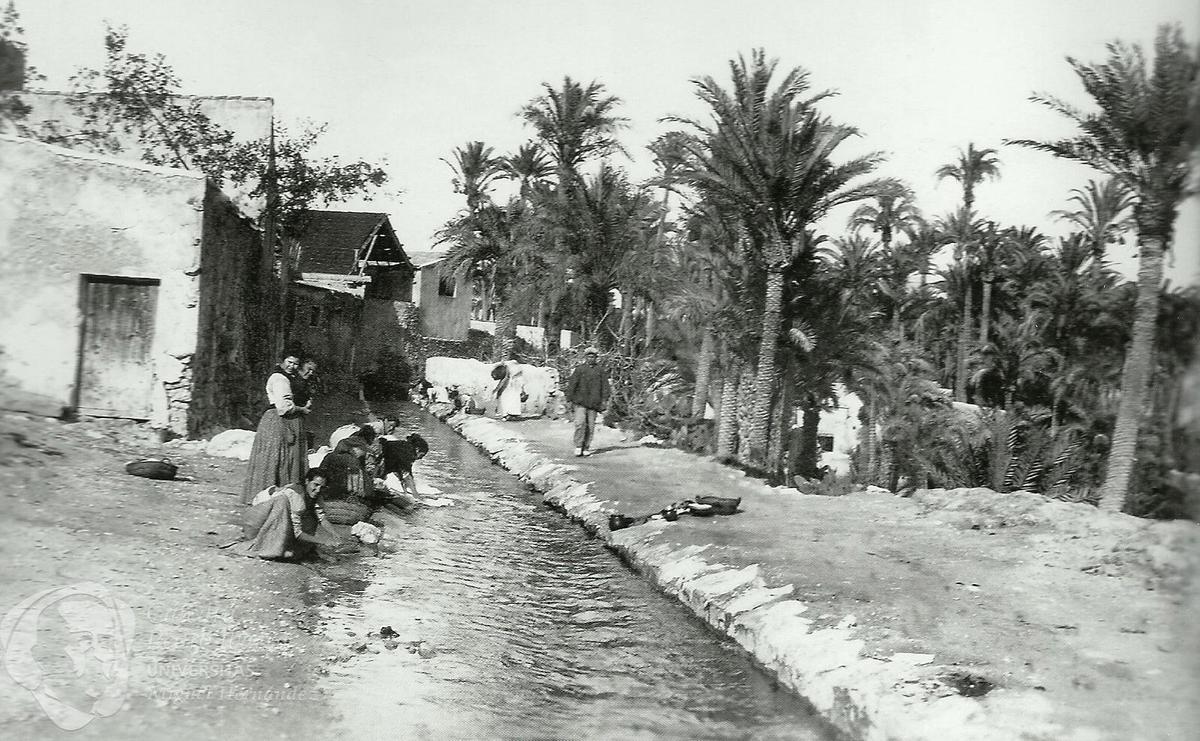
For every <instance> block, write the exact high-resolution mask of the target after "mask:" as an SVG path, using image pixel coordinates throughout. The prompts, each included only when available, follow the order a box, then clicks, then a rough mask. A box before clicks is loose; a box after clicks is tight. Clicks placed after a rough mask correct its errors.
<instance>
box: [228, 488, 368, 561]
mask: <svg viewBox="0 0 1200 741" xmlns="http://www.w3.org/2000/svg"><path fill="white" fill-rule="evenodd" d="M291 509H292V508H291V504H290V502H289V501H288V498H287V497H286V496H284V495H283V494H276V495H274V496H272V497H270V498H268V499H266V500H265V501H263V502H260V503H258V504H256V505H254V506H252V507H250V508H249V509H247V510H246V514H245V521H244V522H243V524H242V537H243V541H242V542H241V543H238V544H237V545H235V546H234V552H235V553H240V554H242V555H243V556H257V557H258V558H302V557H304V556H307V555H309V554H311V553H312V552H313V550H314V548H315V545H316V544H314V543H310V542H306V541H302V540H299V539H297V538H296V533H295V526H294V525H293V524H292V512H291ZM300 527H301V528H302V529H303V530H304V532H305V533H306V534H308V536H309V537H311V538H314V539H315V540H317V541H319V542H320V544H321V545H326V546H337V545H340V544H342V543H344V542H345V541H346V539H347V538H348V531H347V532H341V530H344V529H345V528H338V527H336V526H331V525H326V524H324V523H320V522H317V518H316V515H315V514H314V513H313V512H312V511H310V510H306V511H304V512H301V513H300Z"/></svg>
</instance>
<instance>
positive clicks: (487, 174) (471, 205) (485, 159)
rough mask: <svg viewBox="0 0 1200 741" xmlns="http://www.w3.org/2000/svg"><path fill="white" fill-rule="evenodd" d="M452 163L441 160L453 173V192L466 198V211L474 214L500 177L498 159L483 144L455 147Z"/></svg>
mask: <svg viewBox="0 0 1200 741" xmlns="http://www.w3.org/2000/svg"><path fill="white" fill-rule="evenodd" d="M453 157H454V159H453V161H450V160H447V159H446V158H445V157H443V158H441V159H442V162H445V163H446V164H447V165H448V166H449V167H450V169H451V170H452V171H453V172H454V180H453V181H452V182H453V184H454V192H455V193H460V194H462V195H463V196H466V200H467V211H468V212H471V213H474V212H475V211H477V210H478V209H479V207H480V206H482V205H483V202H484V201H485V200H486V199H487V198H488V188H489V187H490V186H491V184H492V182H493V181H494V180H495V179H496V178H498V177H500V174H501V164H502V161H501V160H500V158H498V157H496V156H495V153H494V150H493V149H492V148H491V147H489V146H487V145H486V144H484V143H483V142H478V141H475V142H467V143H466V144H465V145H463V146H461V147H455V149H454V155H453Z"/></svg>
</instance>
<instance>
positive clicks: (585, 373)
mask: <svg viewBox="0 0 1200 741" xmlns="http://www.w3.org/2000/svg"><path fill="white" fill-rule="evenodd" d="M583 354H584V357H585V358H586V360H585V361H584V362H583V363H582V364H580V365H579V366H577V367H576V368H575V372H574V373H572V374H571V378H570V379H569V380H568V381H567V401H569V402H571V403H572V404H573V405H574V406H575V455H576V456H584V455H590V453H589V451H588V446H589V445H591V444H592V428H593V427H594V426H595V424H596V413H597V412H601V411H604V407H605V405H606V404H608V391H609V389H608V376H606V375H605V374H604V369H603V368H601V367H600V366H599V365H598V364H597V362H598V361H599V360H600V353H599V351H598V350H596V348H594V347H589V348H588V349H587V350H584V352H583Z"/></svg>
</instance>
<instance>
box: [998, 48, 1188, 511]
mask: <svg viewBox="0 0 1200 741" xmlns="http://www.w3.org/2000/svg"><path fill="white" fill-rule="evenodd" d="M1107 48H1108V57H1107V59H1106V60H1105V61H1103V62H1098V63H1086V62H1081V61H1079V60H1076V59H1074V58H1071V57H1068V58H1067V62H1068V64H1070V65H1071V68H1072V69H1073V70H1074V71H1075V73H1076V75H1078V77H1079V80H1080V82H1081V83H1082V84H1083V87H1084V90H1085V91H1086V92H1087V93H1088V95H1089V96H1090V97H1091V98H1092V100H1093V102H1094V103H1095V104H1096V109H1095V110H1092V111H1088V112H1085V111H1083V110H1080V109H1078V108H1076V107H1074V106H1072V105H1070V104H1068V103H1066V102H1065V101H1063V100H1061V99H1059V98H1055V97H1052V96H1045V95H1035V96H1033V98H1032V100H1033V101H1035V102H1038V103H1041V104H1043V105H1045V106H1047V107H1049V108H1050V109H1051V110H1054V111H1056V112H1058V113H1060V114H1062V115H1063V116H1065V117H1066V118H1068V119H1070V120H1071V121H1072V122H1074V123H1075V124H1076V126H1077V127H1078V133H1076V134H1075V135H1074V136H1071V137H1068V138H1065V139H1059V140H1056V141H1049V142H1040V141H1032V140H1025V139H1022V140H1017V141H1015V142H1013V143H1015V144H1020V145H1024V146H1029V147H1033V148H1035V149H1038V150H1040V151H1044V152H1049V153H1051V154H1053V155H1055V156H1058V157H1063V158H1066V159H1071V160H1076V161H1079V162H1083V163H1084V164H1087V165H1090V166H1092V167H1094V168H1096V169H1097V170H1100V171H1101V172H1103V173H1105V174H1106V175H1108V176H1110V177H1113V178H1116V179H1117V180H1118V181H1120V182H1121V183H1122V184H1123V185H1125V186H1126V187H1128V188H1129V189H1130V190H1131V191H1132V192H1133V193H1134V194H1135V195H1136V197H1137V203H1136V204H1135V206H1134V209H1133V218H1134V222H1135V224H1136V226H1137V237H1138V294H1137V309H1136V315H1135V318H1134V325H1133V336H1132V339H1131V341H1130V344H1129V346H1128V348H1127V350H1126V353H1125V366H1124V369H1123V371H1122V374H1121V403H1120V407H1119V411H1118V414H1117V422H1116V426H1115V428H1114V430H1113V444H1112V450H1111V452H1110V454H1109V464H1108V475H1107V478H1106V479H1105V482H1104V487H1103V489H1102V491H1101V498H1100V505H1101V507H1103V508H1104V509H1108V510H1113V511H1119V510H1121V509H1123V508H1124V505H1125V500H1126V496H1127V494H1128V491H1129V482H1130V477H1131V475H1132V472H1133V466H1134V453H1135V450H1136V447H1137V439H1138V430H1139V428H1140V424H1141V416H1142V414H1143V411H1144V407H1145V404H1146V400H1147V390H1148V387H1149V382H1150V376H1151V372H1152V363H1153V357H1154V333H1155V322H1156V319H1157V317H1158V303H1159V289H1160V286H1161V284H1162V275H1163V253H1164V251H1165V250H1166V249H1168V248H1169V246H1170V244H1171V237H1172V230H1173V228H1174V222H1175V216H1176V213H1177V211H1178V207H1179V203H1180V202H1181V201H1182V200H1183V199H1184V197H1185V196H1186V195H1187V194H1188V177H1189V174H1190V167H1189V158H1190V157H1191V155H1192V153H1193V152H1194V147H1195V145H1196V141H1197V125H1196V121H1197V113H1198V112H1200V86H1198V85H1197V77H1198V73H1200V61H1198V60H1197V57H1196V54H1195V51H1194V50H1193V48H1192V47H1191V46H1190V45H1188V44H1187V43H1186V42H1185V41H1184V38H1183V32H1182V30H1181V29H1180V28H1179V27H1178V26H1177V25H1176V26H1168V25H1164V26H1161V27H1160V28H1159V30H1158V35H1157V37H1156V38H1155V42H1154V60H1153V62H1152V64H1151V66H1150V68H1149V69H1147V63H1146V58H1145V55H1144V53H1143V51H1142V49H1141V47H1140V46H1139V45H1137V44H1126V43H1123V42H1120V41H1114V42H1112V43H1110V44H1108V47H1107Z"/></svg>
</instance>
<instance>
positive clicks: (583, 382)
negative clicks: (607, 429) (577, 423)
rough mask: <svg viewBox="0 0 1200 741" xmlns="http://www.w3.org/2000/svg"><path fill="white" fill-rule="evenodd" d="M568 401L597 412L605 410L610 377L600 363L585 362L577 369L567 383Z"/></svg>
mask: <svg viewBox="0 0 1200 741" xmlns="http://www.w3.org/2000/svg"><path fill="white" fill-rule="evenodd" d="M567 401H569V402H571V403H572V404H575V405H577V406H581V407H586V408H588V409H595V410H596V411H597V412H600V411H603V410H604V404H605V403H606V402H607V401H608V375H607V374H605V372H604V369H603V368H601V367H600V365H599V363H597V364H596V365H592V364H591V363H588V362H584V363H583V364H582V365H580V366H578V367H577V368H576V369H575V372H574V373H572V374H571V378H570V380H568V381H567Z"/></svg>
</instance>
